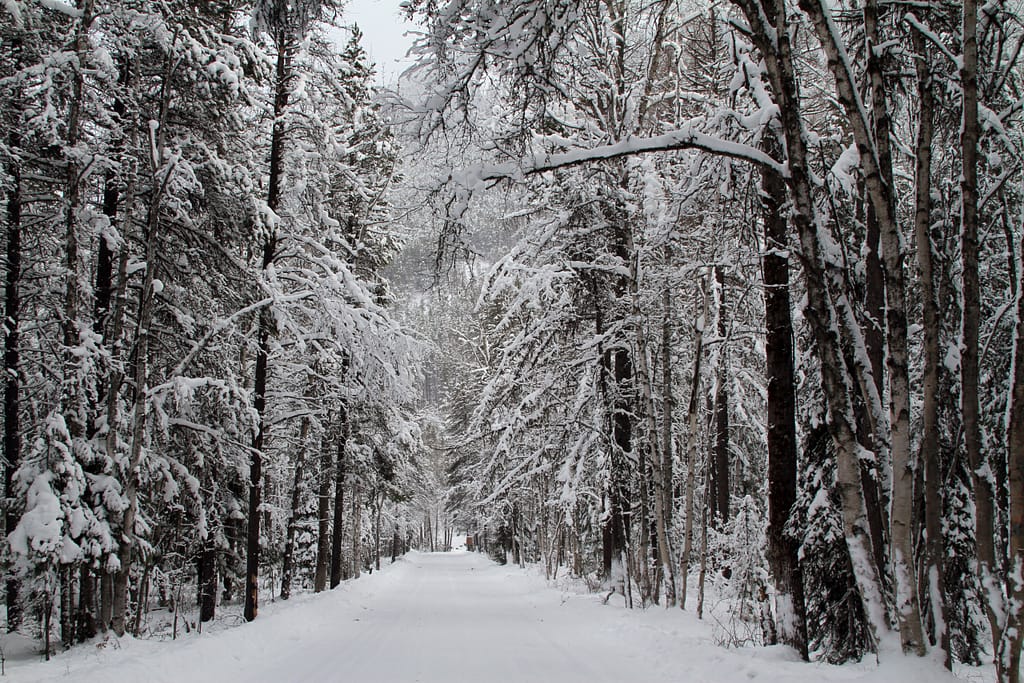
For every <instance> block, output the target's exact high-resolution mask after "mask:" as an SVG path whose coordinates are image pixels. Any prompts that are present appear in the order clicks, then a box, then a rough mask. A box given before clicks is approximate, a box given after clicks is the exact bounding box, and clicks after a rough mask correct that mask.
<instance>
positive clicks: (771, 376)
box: [761, 136, 809, 661]
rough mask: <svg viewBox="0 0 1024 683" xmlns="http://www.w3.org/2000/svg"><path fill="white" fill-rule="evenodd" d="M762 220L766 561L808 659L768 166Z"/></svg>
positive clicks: (784, 328)
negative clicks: (792, 529) (789, 529)
mask: <svg viewBox="0 0 1024 683" xmlns="http://www.w3.org/2000/svg"><path fill="white" fill-rule="evenodd" d="M765 145H766V149H765V151H766V152H768V153H769V154H770V155H771V156H773V157H775V156H777V155H779V154H780V152H781V146H780V145H779V143H778V142H777V140H776V139H775V138H773V137H771V136H768V137H766V138H765ZM761 198H762V199H761V202H762V204H761V218H762V221H763V222H764V244H765V247H764V249H765V250H764V256H763V258H762V265H761V268H762V279H763V281H764V309H765V370H766V371H765V377H766V379H767V383H768V401H767V408H768V415H767V423H768V531H767V541H768V552H767V555H768V558H767V559H768V566H769V567H770V569H771V573H772V577H773V578H774V580H775V620H776V632H777V633H778V636H779V638H780V639H781V640H782V642H783V643H785V644H786V645H789V646H790V647H793V648H794V649H796V651H797V652H799V653H800V657H801V658H802V659H803V660H804V661H808V659H809V653H808V646H807V607H806V603H805V600H804V577H803V570H802V568H801V566H800V543H799V542H798V541H797V540H796V539H795V538H794V537H793V536H792V535H790V534H787V533H786V524H787V523H788V522H789V518H790V513H791V510H792V508H793V504H794V503H795V502H796V492H797V471H798V469H797V437H796V371H795V368H794V360H793V317H792V308H791V304H790V299H789V257H788V256H787V254H788V253H789V250H790V245H789V231H788V225H787V223H786V219H785V212H784V209H783V207H785V205H786V201H787V199H786V185H785V181H784V180H783V178H782V177H781V176H780V175H778V174H777V173H773V172H772V171H770V170H768V169H762V171H761Z"/></svg>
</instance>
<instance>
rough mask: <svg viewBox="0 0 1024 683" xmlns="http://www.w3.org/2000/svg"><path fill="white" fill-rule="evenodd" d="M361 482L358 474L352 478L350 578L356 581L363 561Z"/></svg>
mask: <svg viewBox="0 0 1024 683" xmlns="http://www.w3.org/2000/svg"><path fill="white" fill-rule="evenodd" d="M361 483H362V482H361V481H360V477H359V475H358V474H356V475H355V476H354V477H352V577H353V578H356V579H358V578H359V576H360V574H361V573H362V565H363V562H362V559H363V555H362V553H363V548H362V541H363V531H362V521H363V509H362V505H361V504H360V498H361V497H362V492H361V488H362V487H361Z"/></svg>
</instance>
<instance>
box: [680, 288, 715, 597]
mask: <svg viewBox="0 0 1024 683" xmlns="http://www.w3.org/2000/svg"><path fill="white" fill-rule="evenodd" d="M703 290H704V291H703V296H704V303H703V311H702V313H701V315H700V316H699V317H698V318H697V320H696V323H695V324H694V344H693V377H692V378H691V379H690V404H689V407H688V408H687V410H686V429H687V432H686V491H685V493H684V498H685V501H686V502H685V507H684V508H683V509H684V511H685V512H686V528H685V530H684V532H683V554H682V557H681V558H680V562H679V582H680V586H679V607H680V608H681V609H686V588H687V579H688V578H689V575H690V559H691V555H692V553H693V526H694V525H693V517H694V514H693V497H694V488H695V487H696V482H697V471H696V470H697V447H698V444H699V443H700V439H699V436H700V434H699V432H698V430H699V429H700V423H699V418H700V375H701V372H702V370H701V361H702V357H703V355H704V325H705V324H706V321H707V317H708V286H707V283H705V284H704V287H703Z"/></svg>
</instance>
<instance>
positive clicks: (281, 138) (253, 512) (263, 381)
mask: <svg viewBox="0 0 1024 683" xmlns="http://www.w3.org/2000/svg"><path fill="white" fill-rule="evenodd" d="M275 39H276V40H275V42H276V44H277V64H276V68H275V88H274V124H273V128H272V130H271V137H270V177H269V180H268V189H267V208H268V209H270V210H271V211H274V212H276V211H277V210H278V208H280V204H281V196H282V192H283V187H282V184H281V183H282V179H283V175H284V145H285V121H284V113H285V110H286V109H287V107H288V94H289V91H288V88H289V80H290V77H291V59H290V57H289V49H290V47H291V45H290V42H289V40H288V38H287V34H286V32H285V31H284V30H283V29H282V30H279V31H278V34H277V36H275ZM276 255H277V233H276V230H274V229H271V230H270V232H269V234H267V235H266V237H265V239H264V242H263V261H262V273H264V274H265V273H266V272H267V271H268V269H269V268H270V266H271V264H272V263H273V262H274V258H275V256H276ZM273 330H274V317H273V312H272V311H271V310H270V309H269V308H264V309H263V310H262V311H260V317H259V332H258V334H257V337H258V341H257V347H256V368H255V374H254V382H253V408H254V409H255V411H256V435H255V437H254V438H253V441H252V450H251V455H250V461H249V515H248V525H247V529H246V540H245V551H246V552H245V608H244V613H245V620H246V621H252V620H253V619H255V618H256V615H257V614H258V613H259V590H260V587H259V571H260V507H261V504H262V490H261V486H262V480H263V442H264V439H265V437H266V434H265V431H266V420H265V413H266V406H267V395H266V394H267V376H268V374H269V364H270V363H269V360H270V359H269V356H270V335H271V334H272V333H273Z"/></svg>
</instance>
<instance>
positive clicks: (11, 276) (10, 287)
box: [4, 133, 22, 632]
mask: <svg viewBox="0 0 1024 683" xmlns="http://www.w3.org/2000/svg"><path fill="white" fill-rule="evenodd" d="M9 141H10V154H11V155H12V156H11V158H10V161H9V163H8V168H7V174H8V176H10V178H11V189H10V192H9V193H8V195H7V253H6V255H7V276H6V278H5V281H4V296H5V299H4V301H5V305H4V332H5V333H6V334H5V337H4V378H5V382H4V458H5V460H6V461H5V462H4V530H5V532H6V534H7V535H10V534H11V532H13V531H14V528H15V527H16V526H18V522H19V521H20V519H21V515H20V513H19V511H18V508H17V506H15V505H14V503H13V501H14V495H15V491H14V474H15V472H16V471H17V469H18V466H19V465H20V464H21V394H20V391H21V371H20V368H21V356H20V349H19V346H18V343H19V337H18V322H19V320H20V319H21V298H20V296H19V285H20V283H21V189H22V188H21V166H20V163H19V162H18V160H17V159H16V158H15V157H14V156H13V155H16V154H18V153H19V152H20V140H19V139H18V135H17V134H16V133H11V135H10V137H9ZM20 587H21V582H20V581H19V580H18V579H17V578H15V577H14V576H13V575H11V576H10V577H9V578H8V579H7V582H6V592H7V596H6V601H7V630H8V632H13V631H16V630H17V629H18V627H19V626H21V618H22V610H21V601H20V600H19V599H18V593H19V590H20Z"/></svg>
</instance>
